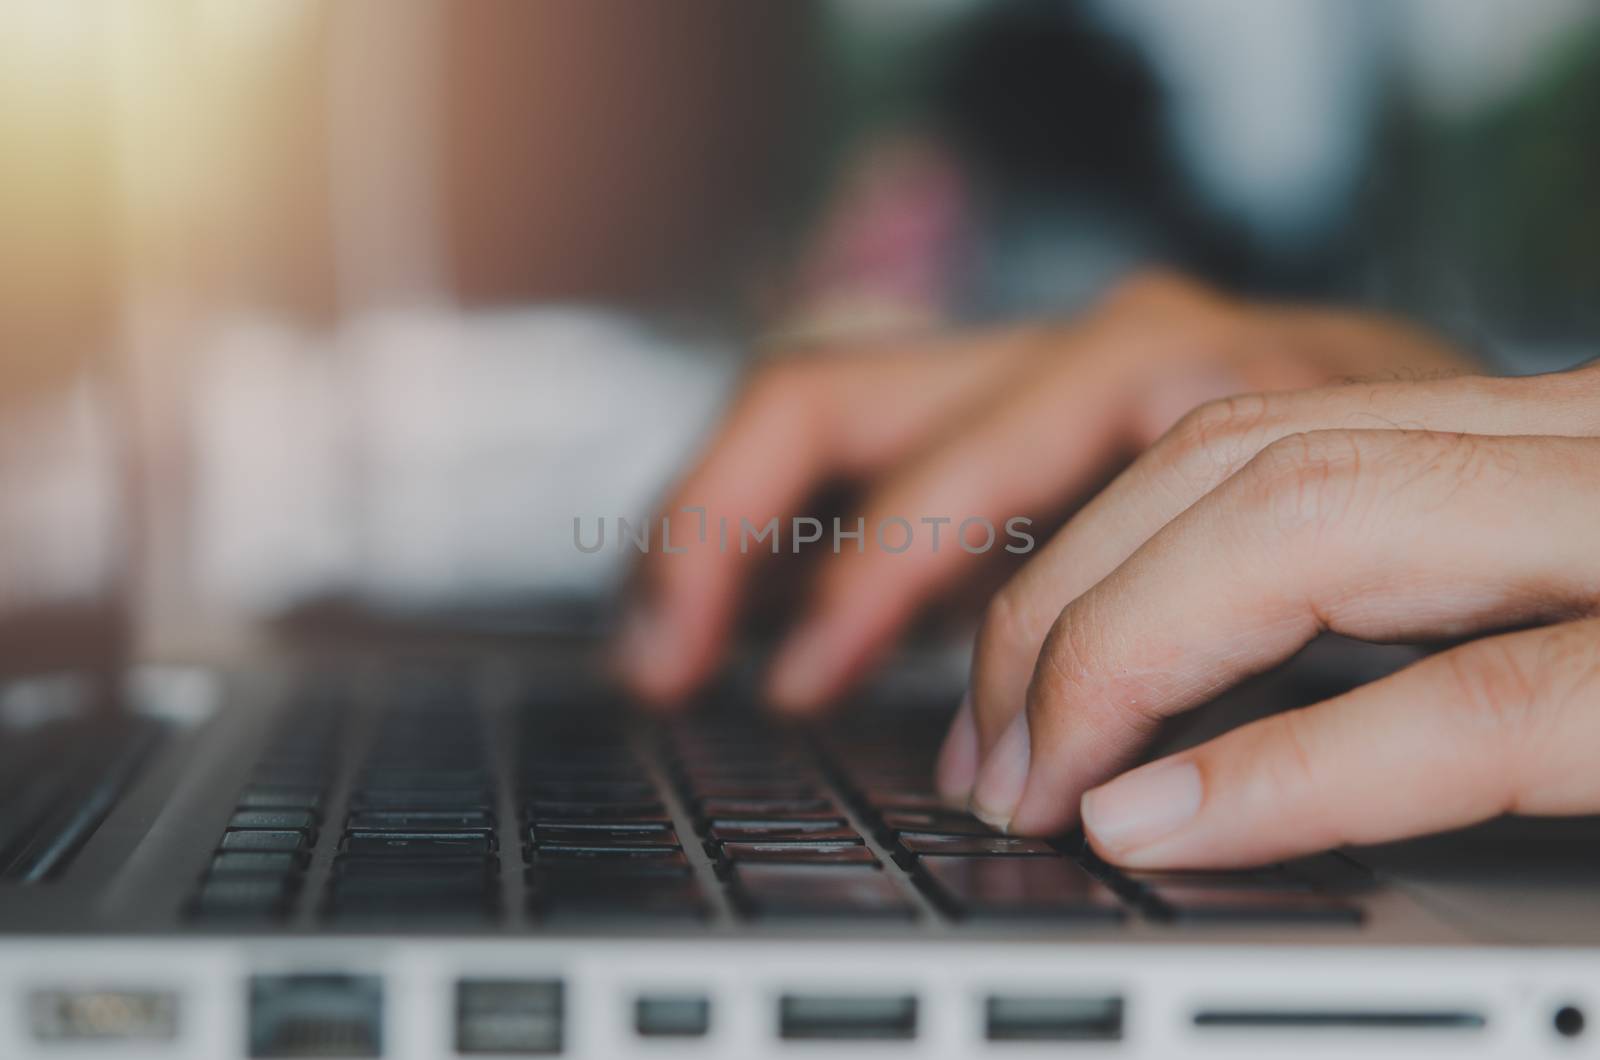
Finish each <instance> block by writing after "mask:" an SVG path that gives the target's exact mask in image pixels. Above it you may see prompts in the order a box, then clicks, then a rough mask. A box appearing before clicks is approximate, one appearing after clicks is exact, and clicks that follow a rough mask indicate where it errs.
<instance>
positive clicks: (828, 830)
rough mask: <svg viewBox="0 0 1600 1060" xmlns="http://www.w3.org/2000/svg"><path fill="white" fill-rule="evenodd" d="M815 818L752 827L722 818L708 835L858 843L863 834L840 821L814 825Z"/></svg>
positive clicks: (725, 838)
mask: <svg viewBox="0 0 1600 1060" xmlns="http://www.w3.org/2000/svg"><path fill="white" fill-rule="evenodd" d="M816 823H817V822H814V821H778V822H774V821H758V822H754V824H755V825H756V827H750V826H749V825H746V824H744V823H741V822H739V821H719V822H717V823H714V824H712V826H711V828H710V830H709V831H708V833H707V835H708V836H709V837H710V839H711V840H712V841H713V843H716V842H729V843H781V842H786V841H794V840H806V841H809V842H819V843H830V842H831V843H859V842H861V837H860V836H859V835H857V834H856V832H855V830H854V829H851V828H846V827H844V826H843V825H844V822H843V821H840V822H839V826H837V827H835V826H833V825H829V824H826V823H824V824H823V826H822V827H820V828H816V827H812V826H813V825H814V824H816Z"/></svg>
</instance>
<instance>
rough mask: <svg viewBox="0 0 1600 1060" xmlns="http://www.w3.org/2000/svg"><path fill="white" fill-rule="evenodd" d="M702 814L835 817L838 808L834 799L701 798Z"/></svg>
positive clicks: (717, 816) (706, 816) (707, 816)
mask: <svg viewBox="0 0 1600 1060" xmlns="http://www.w3.org/2000/svg"><path fill="white" fill-rule="evenodd" d="M696 808H697V809H698V810H699V811H700V816H701V817H705V818H719V817H780V818H788V819H805V818H809V819H812V820H816V819H825V820H833V819H837V818H838V816H839V808H838V807H837V806H835V805H834V804H833V801H832V800H831V799H823V798H815V799H701V800H700V801H699V802H698V803H696Z"/></svg>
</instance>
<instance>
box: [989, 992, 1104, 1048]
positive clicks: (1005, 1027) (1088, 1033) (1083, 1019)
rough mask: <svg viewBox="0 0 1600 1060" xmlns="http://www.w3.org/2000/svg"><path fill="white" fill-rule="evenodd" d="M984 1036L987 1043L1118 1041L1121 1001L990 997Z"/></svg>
mask: <svg viewBox="0 0 1600 1060" xmlns="http://www.w3.org/2000/svg"><path fill="white" fill-rule="evenodd" d="M984 1036H985V1037H986V1038H988V1039H989V1040H990V1041H991V1042H1116V1041H1121V1040H1122V998H1120V997H1117V996H1115V995H1106V996H1103V997H1068V996H1049V995H1043V994H1039V995H1020V996H1012V995H998V994H996V995H991V996H990V997H989V999H988V1001H987V1002H985V1004H984Z"/></svg>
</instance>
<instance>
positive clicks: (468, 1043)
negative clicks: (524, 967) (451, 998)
mask: <svg viewBox="0 0 1600 1060" xmlns="http://www.w3.org/2000/svg"><path fill="white" fill-rule="evenodd" d="M563 994H564V990H563V987H562V984H561V980H559V979H463V980H461V981H460V982H459V983H457V984H456V1052H458V1053H512V1054H520V1055H529V1054H539V1053H559V1052H560V1051H561V1043H562V1022H563V1011H564V1001H563Z"/></svg>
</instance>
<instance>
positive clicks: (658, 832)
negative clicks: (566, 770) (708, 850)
mask: <svg viewBox="0 0 1600 1060" xmlns="http://www.w3.org/2000/svg"><path fill="white" fill-rule="evenodd" d="M528 836H529V841H530V842H532V843H534V844H536V845H538V846H545V845H547V844H569V845H572V846H597V847H628V846H636V847H673V848H676V847H677V846H678V833H677V832H676V831H674V830H673V828H672V826H671V825H665V824H664V825H660V826H659V827H656V828H651V829H640V828H562V827H560V826H559V825H556V826H551V825H542V824H536V825H534V826H533V827H532V828H530V829H529V830H528Z"/></svg>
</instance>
